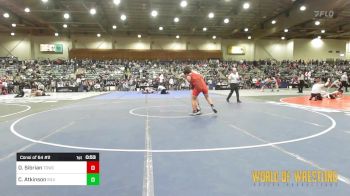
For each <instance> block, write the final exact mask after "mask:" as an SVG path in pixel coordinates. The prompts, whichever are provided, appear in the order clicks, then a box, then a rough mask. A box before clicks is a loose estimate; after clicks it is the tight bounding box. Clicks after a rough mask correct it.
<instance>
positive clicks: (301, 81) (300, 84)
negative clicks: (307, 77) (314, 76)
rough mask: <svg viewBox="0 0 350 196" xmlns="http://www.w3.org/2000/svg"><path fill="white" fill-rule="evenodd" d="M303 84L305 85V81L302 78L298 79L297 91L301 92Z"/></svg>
mask: <svg viewBox="0 0 350 196" xmlns="http://www.w3.org/2000/svg"><path fill="white" fill-rule="evenodd" d="M304 85H305V81H304V80H299V84H298V91H299V93H303V88H304Z"/></svg>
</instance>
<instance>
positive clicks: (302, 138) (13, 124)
mask: <svg viewBox="0 0 350 196" xmlns="http://www.w3.org/2000/svg"><path fill="white" fill-rule="evenodd" d="M299 109H300V108H299ZM303 110H305V111H308V112H313V113H315V114H318V115H321V116H324V117H326V118H327V119H328V120H330V121H331V123H332V124H331V125H330V127H328V128H326V129H325V130H323V131H321V132H319V133H315V134H313V135H309V136H305V137H301V138H296V139H291V140H285V141H279V142H271V143H266V144H258V145H247V146H233V147H219V148H198V149H164V150H161V149H159V150H153V149H152V150H146V149H119V148H92V147H84V146H72V145H65V144H58V143H53V142H44V141H39V140H35V139H32V138H29V137H26V136H24V135H21V134H20V133H18V132H17V131H16V129H15V126H16V124H18V123H19V122H21V121H22V120H24V119H26V118H29V117H31V116H34V115H36V114H39V113H44V112H48V111H53V110H48V111H43V112H38V113H33V114H29V115H27V116H24V117H21V118H19V119H17V120H16V121H15V122H13V123H12V124H11V126H10V130H11V132H12V133H13V134H14V135H16V136H17V137H19V138H21V139H24V140H27V141H30V142H34V143H40V144H44V145H50V146H56V147H62V148H71V149H80V150H93V151H110V152H152V153H175V152H212V151H227V150H241V149H250V148H262V147H267V146H272V145H278V144H287V143H294V142H300V141H304V140H309V139H313V138H316V137H319V136H321V135H324V134H326V133H328V132H330V131H331V130H333V129H334V128H335V126H336V125H337V123H336V122H335V120H334V119H333V118H332V117H330V116H328V115H326V114H323V113H320V112H317V111H313V110H308V109H303Z"/></svg>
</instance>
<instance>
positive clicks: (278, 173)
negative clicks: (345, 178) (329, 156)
mask: <svg viewBox="0 0 350 196" xmlns="http://www.w3.org/2000/svg"><path fill="white" fill-rule="evenodd" d="M251 179H252V182H253V184H254V186H270V185H273V186H333V185H334V186H335V185H337V183H338V174H337V172H336V171H334V170H294V171H289V170H254V171H252V173H251Z"/></svg>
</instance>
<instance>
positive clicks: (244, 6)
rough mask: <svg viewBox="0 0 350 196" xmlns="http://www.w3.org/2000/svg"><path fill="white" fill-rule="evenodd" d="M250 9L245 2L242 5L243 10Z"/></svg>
mask: <svg viewBox="0 0 350 196" xmlns="http://www.w3.org/2000/svg"><path fill="white" fill-rule="evenodd" d="M249 8H250V4H249V3H248V2H245V3H244V4H243V9H245V10H246V9H249Z"/></svg>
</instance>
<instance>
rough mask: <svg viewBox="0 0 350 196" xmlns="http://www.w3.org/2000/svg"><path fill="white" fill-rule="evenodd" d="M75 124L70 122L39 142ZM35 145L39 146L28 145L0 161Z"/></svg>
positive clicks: (0, 159) (1, 159)
mask: <svg viewBox="0 0 350 196" xmlns="http://www.w3.org/2000/svg"><path fill="white" fill-rule="evenodd" d="M74 124H75V121H73V122H70V123H68V124H66V125H64V126H63V127H60V128H58V129H56V130H54V131H53V132H52V133H50V134H48V135H46V136H44V137H41V138H39V141H43V140H45V139H47V138H49V137H51V136H52V135H54V134H56V133H58V132H60V131H62V130H64V129H66V128H68V127H70V126H72V125H74ZM35 144H37V143H31V144H28V145H26V146H24V147H22V148H20V149H18V150H16V151H14V152H12V153H10V154H8V155H7V156H5V157H2V158H0V161H3V160H5V159H8V158H10V157H12V156H13V155H15V154H16V153H17V152H22V151H24V150H26V149H28V148H30V147H32V146H34V145H35Z"/></svg>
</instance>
